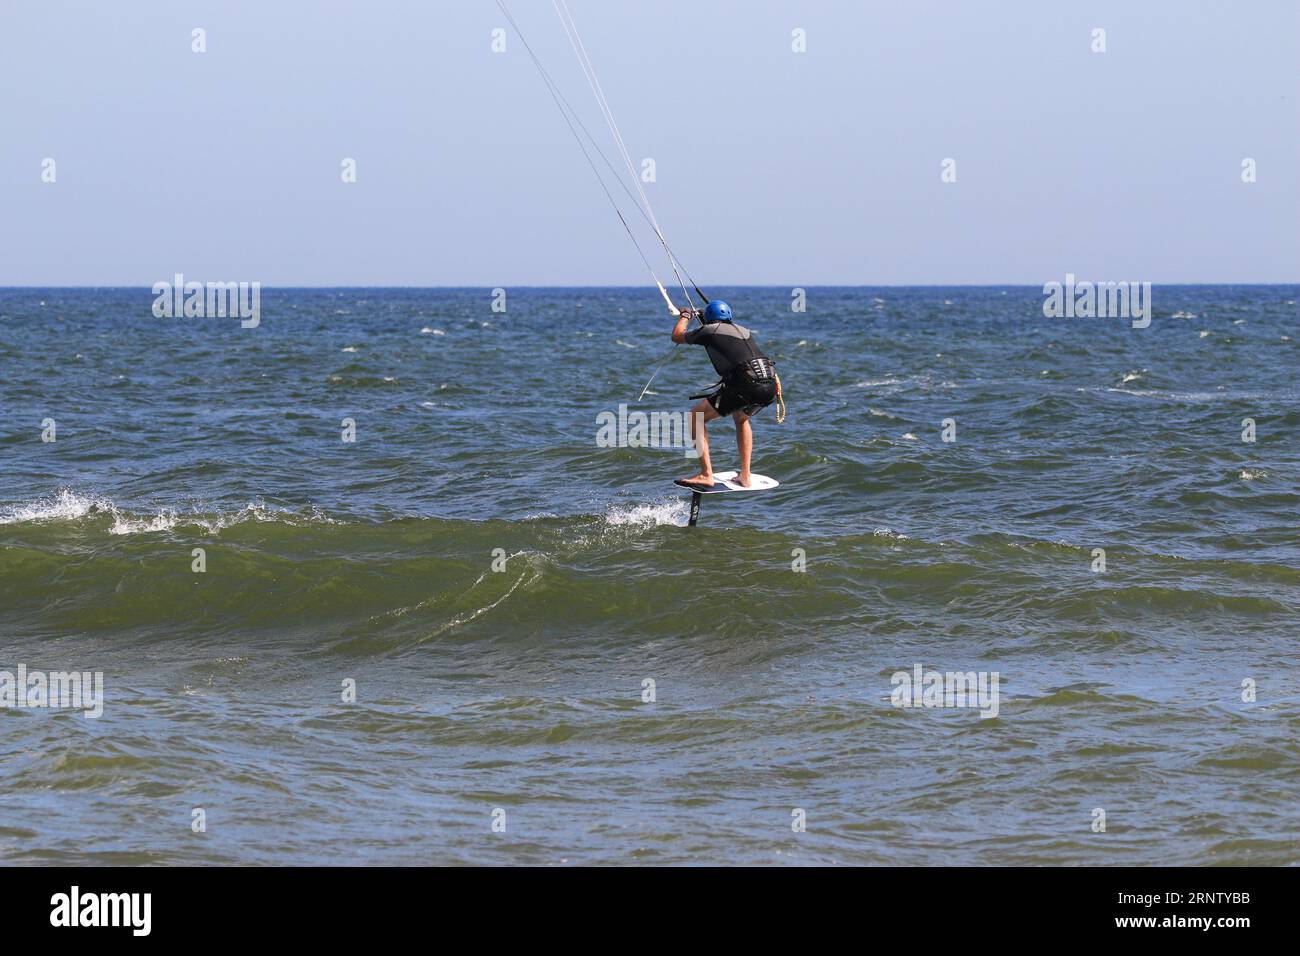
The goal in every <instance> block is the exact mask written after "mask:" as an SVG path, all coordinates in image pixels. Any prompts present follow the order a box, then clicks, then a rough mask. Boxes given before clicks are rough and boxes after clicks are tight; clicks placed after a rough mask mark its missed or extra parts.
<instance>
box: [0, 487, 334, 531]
mask: <svg viewBox="0 0 1300 956" xmlns="http://www.w3.org/2000/svg"><path fill="white" fill-rule="evenodd" d="M98 515H103V516H105V517H107V518H111V519H112V523H111V524H110V525H109V527H108V533H109V534H149V533H153V532H157V531H170V530H171V529H173V528H176V527H181V526H188V527H197V528H202V529H203V530H205V531H206V532H208V533H210V534H215V533H217V532H219V531H221V530H222V529H223V528H228V527H230V526H231V525H236V524H240V523H242V522H245V521H283V522H285V523H288V524H317V523H322V524H339V522H338V521H336V520H335V519H333V518H330V517H329V516H328V515H326V514H325V513H324V512H323V511H321V510H320V509H319V508H315V507H312V508H311V509H310V510H308V511H307V512H305V513H303V512H297V511H288V510H285V509H281V508H271V507H268V506H267V505H266V503H265V502H263V501H260V500H258V501H250V502H249V503H248V504H247V505H245V506H244V507H243V508H240V509H238V510H236V511H230V512H225V513H217V514H215V515H213V514H201V513H199V512H185V513H181V512H177V511H176V510H174V509H172V508H161V509H159V511H158V512H157V513H156V514H131V513H130V512H126V511H123V510H122V509H120V508H118V507H117V505H116V504H114V503H113V501H112V500H110V499H108V498H105V497H103V496H101V495H86V494H79V493H78V492H75V491H73V490H72V489H71V488H60V489H59V490H58V491H57V492H56V493H55V494H53V495H51V496H48V497H45V498H37V499H35V500H33V501H28V502H24V503H22V504H16V505H11V506H9V507H6V508H3V509H0V524H24V523H27V522H38V521H77V520H79V519H81V518H86V517H91V516H98Z"/></svg>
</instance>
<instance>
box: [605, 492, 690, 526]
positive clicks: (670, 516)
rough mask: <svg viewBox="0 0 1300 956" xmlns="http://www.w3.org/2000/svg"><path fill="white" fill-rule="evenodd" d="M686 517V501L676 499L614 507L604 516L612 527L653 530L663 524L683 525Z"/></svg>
mask: <svg viewBox="0 0 1300 956" xmlns="http://www.w3.org/2000/svg"><path fill="white" fill-rule="evenodd" d="M687 515H688V512H687V505H686V499H685V498H676V499H671V500H666V501H656V502H654V503H652V504H646V505H615V506H614V507H612V508H610V510H609V511H608V512H607V513H606V514H605V523H606V524H607V525H611V526H612V527H625V526H627V525H635V526H640V527H643V528H654V527H657V526H659V525H664V524H672V525H684V524H686V519H687Z"/></svg>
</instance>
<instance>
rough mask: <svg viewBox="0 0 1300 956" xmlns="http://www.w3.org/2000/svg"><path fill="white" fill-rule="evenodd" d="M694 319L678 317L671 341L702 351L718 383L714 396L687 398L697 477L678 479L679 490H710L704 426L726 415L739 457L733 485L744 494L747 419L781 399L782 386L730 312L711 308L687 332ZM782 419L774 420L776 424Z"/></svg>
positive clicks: (723, 306) (750, 445) (750, 439)
mask: <svg viewBox="0 0 1300 956" xmlns="http://www.w3.org/2000/svg"><path fill="white" fill-rule="evenodd" d="M695 315H696V313H695V312H693V311H691V310H690V309H687V310H685V311H683V312H682V313H681V314H680V315H679V316H678V318H677V325H676V326H675V327H674V328H673V341H674V342H677V343H682V342H686V343H688V344H690V345H703V346H704V348H705V351H707V352H708V353H709V361H710V362H712V363H713V368H714V370H715V371H717V373H718V375H719V376H720V377H721V381H720V382H719V383H718V388H717V389H716V390H715V391H713V392H710V393H708V394H706V395H703V396H700V395H692V396H691V398H699V399H700V401H699V402H698V403H697V404H696V405H695V407H694V408H692V409H691V438H692V439H693V440H694V442H695V447H696V449H697V450H698V451H699V454H700V473H699V474H698V475H693V476H691V477H690V478H683V479H682V480H681V481H680V482H678V484H683V485H687V486H688V487H689V486H691V485H699V486H701V487H705V488H708V487H712V485H713V465H712V463H711V462H710V460H709V431H708V427H707V426H708V423H709V422H711V421H713V420H714V419H715V418H721V417H722V416H724V415H730V416H731V419H732V421H734V422H735V423H736V447H737V449H738V450H739V451H740V473H739V475H737V477H736V482H737V484H739V485H741V486H742V487H745V488H748V487H749V484H750V473H749V459H750V456H751V454H752V453H753V451H754V433H753V431H752V430H751V429H750V427H749V419H750V418H751V417H752V416H753V415H754V414H755V413H756V412H758V411H759V410H760V409H763V408H766V407H767V406H768V405H771V404H772V402H773V401H775V400H777V399H778V398H779V397H780V395H781V382H780V380H779V379H778V378H777V377H776V367H775V365H774V364H773V362H772V360H771V359H769V358H768V357H767V356H766V355H764V354H763V353H762V352H761V351H759V348H758V343H757V342H755V341H754V334H753V333H752V332H750V331H749V329H747V328H745V327H744V326H742V325H737V324H736V323H735V322H733V321H732V320H731V306H729V305H727V303H725V302H721V301H717V300H715V301H713V302H710V303H709V304H708V307H707V308H705V310H704V311H703V312H702V313H700V314H699V315H700V323H701V324H700V326H699V327H698V328H694V329H691V330H690V331H689V332H688V331H686V326H687V325H688V324H689V323H690V321H691V319H692V318H694V316H695ZM778 408H779V406H778ZM781 417H783V416H780V415H778V421H779V420H780V418H781Z"/></svg>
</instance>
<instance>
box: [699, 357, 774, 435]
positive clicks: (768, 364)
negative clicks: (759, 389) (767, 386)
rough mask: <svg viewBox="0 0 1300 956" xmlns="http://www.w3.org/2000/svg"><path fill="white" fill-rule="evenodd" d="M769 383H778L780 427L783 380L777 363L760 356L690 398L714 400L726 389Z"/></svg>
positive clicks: (743, 363) (739, 366) (740, 365)
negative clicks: (778, 371)
mask: <svg viewBox="0 0 1300 956" xmlns="http://www.w3.org/2000/svg"><path fill="white" fill-rule="evenodd" d="M769 381H770V382H775V383H776V423H777V424H778V425H779V424H781V423H782V422H783V421H785V397H784V396H783V395H782V394H781V378H780V376H778V375H777V374H776V363H775V362H773V361H772V360H771V359H770V358H766V357H765V356H761V355H760V356H758V357H756V358H752V359H750V360H749V361H747V362H741V363H740V364H739V365H737V366H736V367H735V368H733V369H732V370H731V371H730V372H728V373H727V374H726V375H725V376H723V377H722V378H721V379H719V380H718V381H717V382H715V383H713V384H712V385H710V386H709V387H708V388H707V389H706V390H705V391H703V392H701V393H700V394H698V395H691V396H688V397H689V398H691V399H696V398H712V397H713V396H714V395H716V394H718V392H720V391H722V389H724V388H737V389H739V388H744V386H746V385H756V384H758V383H760V382H769Z"/></svg>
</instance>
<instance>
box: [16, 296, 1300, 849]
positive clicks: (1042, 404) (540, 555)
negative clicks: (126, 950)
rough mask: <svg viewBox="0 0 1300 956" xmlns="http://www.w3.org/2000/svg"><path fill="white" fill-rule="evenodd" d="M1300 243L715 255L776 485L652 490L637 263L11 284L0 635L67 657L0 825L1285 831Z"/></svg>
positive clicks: (841, 843)
mask: <svg viewBox="0 0 1300 956" xmlns="http://www.w3.org/2000/svg"><path fill="white" fill-rule="evenodd" d="M1298 291H1300V290H1298V289H1297V288H1296V287H1284V286H1269V287H1165V288H1161V287H1157V288H1156V290H1155V305H1156V308H1155V314H1154V317H1153V321H1152V324H1151V326H1150V328H1147V329H1134V328H1131V326H1130V324H1129V323H1128V322H1126V321H1124V320H1121V319H1072V320H1071V319H1047V318H1045V317H1044V316H1043V312H1042V294H1041V290H1038V289H1026V288H1007V289H1002V288H972V289H957V288H939V289H821V290H817V289H813V290H809V302H810V306H809V311H808V312H807V313H806V314H791V313H790V312H789V307H788V302H789V298H788V295H787V291H786V290H779V289H735V290H725V297H726V298H727V299H728V300H729V301H730V302H731V303H732V305H733V307H735V309H736V313H737V318H738V320H739V321H741V322H742V323H745V324H747V325H749V326H751V327H752V328H753V329H754V330H755V331H756V333H757V335H758V336H759V340H760V342H761V343H762V344H763V346H764V347H765V349H766V350H767V351H768V352H769V354H771V355H772V356H773V357H774V358H776V360H777V361H778V364H779V370H780V373H781V378H782V381H783V383H784V385H785V390H786V393H787V398H788V403H789V417H788V419H787V421H786V422H785V423H784V424H783V425H776V424H775V423H774V421H773V418H772V413H771V411H770V410H769V411H766V412H764V413H763V414H762V415H761V416H760V417H759V418H758V419H756V423H755V435H756V438H755V440H756V446H757V450H756V455H755V469H756V470H758V471H760V472H762V473H763V474H768V475H772V476H773V477H776V478H777V479H779V480H780V481H781V483H782V484H781V487H780V488H779V489H777V490H775V491H771V492H764V493H761V494H753V495H744V496H715V497H711V498H708V499H706V500H705V501H704V507H703V512H702V516H701V521H700V525H699V526H698V527H696V528H693V529H689V528H686V527H684V525H685V522H686V516H687V501H688V496H687V495H685V494H684V493H681V492H679V490H678V489H675V488H674V487H673V486H672V485H671V479H672V478H674V477H680V476H683V475H686V474H689V473H691V472H693V471H694V470H695V469H696V467H697V463H696V462H694V461H693V460H691V459H689V458H687V457H686V455H685V454H684V452H683V451H682V450H681V449H663V448H640V447H632V448H629V447H614V448H607V447H600V445H599V444H598V441H597V436H598V432H599V428H600V421H599V419H598V416H599V415H600V414H601V413H602V412H612V413H614V414H615V415H617V413H618V406H619V404H620V403H626V404H628V405H630V406H631V407H632V408H633V409H634V410H635V409H642V410H646V411H680V410H683V409H684V408H686V407H688V404H689V403H688V402H687V401H686V398H685V396H686V395H687V394H688V393H691V392H694V391H697V390H698V389H699V388H700V387H701V386H704V385H707V384H708V383H709V382H710V381H712V378H711V376H710V370H709V369H708V367H707V364H706V362H705V360H704V356H703V354H702V351H700V350H694V349H690V348H688V347H686V346H683V347H681V348H680V349H679V350H678V352H679V353H680V354H678V355H676V356H675V357H674V358H673V359H672V360H670V361H669V362H668V363H667V365H666V366H665V368H664V370H663V372H661V373H660V375H659V377H658V378H657V379H656V381H655V385H654V388H653V390H652V393H651V394H650V395H648V396H647V397H646V399H645V400H644V401H643V402H642V403H641V404H640V405H637V403H636V402H635V399H636V395H637V393H638V392H639V391H640V389H641V386H642V385H644V384H645V380H646V378H647V377H648V376H649V373H650V370H651V369H652V368H653V366H654V364H655V362H656V361H657V360H658V359H659V357H660V356H661V355H662V354H663V353H664V351H665V350H666V349H667V348H668V347H669V346H668V341H667V331H668V327H667V323H666V321H665V319H664V318H663V317H661V316H659V315H657V314H655V313H654V311H653V310H654V308H655V301H654V297H653V295H648V294H647V293H646V291H645V290H599V289H581V290H519V291H515V292H511V293H510V298H509V309H508V311H507V312H506V313H505V314H500V313H493V312H492V311H491V309H490V305H491V299H490V297H489V296H488V294H487V293H486V292H483V291H479V290H459V291H457V290H328V291H309V290H281V291H274V290H272V291H267V292H264V293H263V300H262V317H261V324H260V326H259V327H258V328H256V329H243V328H241V327H240V325H239V322H238V321H237V320H231V319H163V320H159V319H155V318H153V317H152V315H151V314H150V305H151V303H152V296H151V295H150V294H149V293H148V292H147V290H140V291H128V290H89V289H87V290H0V411H2V414H0V671H7V672H10V673H16V672H17V670H18V668H19V667H20V666H22V667H25V668H26V669H27V670H28V671H29V672H30V671H42V672H59V671H73V670H75V671H79V672H92V673H93V672H102V674H103V680H104V688H105V700H104V702H103V713H102V716H99V717H96V718H88V717H86V716H84V715H83V714H82V713H81V712H80V711H79V710H77V709H74V708H37V707H12V706H9V707H4V708H3V709H0V729H2V731H3V732H2V733H0V773H2V774H3V779H4V786H3V788H2V789H0V860H3V861H4V862H8V863H49V862H67V863H127V864H133V863H162V864H166V863H267V864H289V863H296V864H315V863H330V862H340V863H416V864H418V863H441V862H453V863H536V864H558V863H562V862H567V863H621V862H625V863H631V862H649V863H743V864H755V863H772V862H776V863H795V864H808V863H892V864H1007V863H1035V864H1101V863H1125V864H1143V865H1145V864H1172V863H1192V864H1247V863H1263V864H1293V863H1297V862H1300V849H1297V847H1300V822H1298V821H1297V814H1296V811H1295V805H1296V798H1297V794H1300V665H1297V659H1298V656H1297V652H1298V651H1300V518H1298V517H1297V515H1298V513H1300V386H1298V385H1297V370H1300V345H1298V344H1297V342H1296V340H1295V337H1296V336H1297V334H1300V329H1298V326H1300V322H1297V317H1298V313H1297V308H1296V299H1297V292H1298ZM578 303H580V304H581V307H580V308H577V307H576V306H577V304H578ZM47 419H52V420H53V421H54V429H55V431H54V437H55V440H54V441H42V432H43V430H46V431H47V432H48V428H47V426H45V425H43V422H44V421H45V420H47ZM344 419H351V420H352V422H353V423H354V424H355V430H356V440H355V441H344V440H342V439H343V430H344V428H345V425H344ZM945 419H952V420H953V422H954V425H953V426H952V427H955V441H947V442H945V441H944V440H942V439H943V429H944V427H945V426H944V420H945ZM1244 419H1250V420H1252V421H1253V423H1254V428H1255V435H1254V437H1255V441H1253V442H1250V441H1243V429H1244V428H1245V427H1246V426H1245V425H1243V420H1244ZM712 430H713V434H714V442H713V443H714V451H715V456H716V458H717V464H718V466H719V468H720V469H721V468H722V467H724V466H725V467H733V466H734V439H733V438H732V436H731V434H730V426H729V425H728V426H724V425H723V424H721V423H719V424H716V425H714V426H712ZM950 433H951V428H950ZM950 437H951V436H950ZM196 549H201V551H200V553H199V554H196ZM1098 549H1101V550H1100V551H1099V550H1098ZM1102 552H1104V554H1102ZM1103 557H1104V562H1105V569H1104V571H1103V570H1101V568H1100V564H1099V561H1100V560H1101V558H1103ZM196 562H198V565H196ZM198 566H201V567H202V568H203V570H201V571H199V570H196V567H198ZM917 665H920V666H921V667H922V668H923V669H924V670H923V672H922V673H923V674H925V673H929V672H931V671H936V672H944V673H962V674H965V673H967V672H974V674H975V676H976V677H977V678H981V677H982V678H983V679H984V680H985V681H986V686H987V682H989V681H992V680H994V678H996V688H997V696H996V697H995V698H992V699H989V698H988V697H987V696H986V698H985V699H984V701H983V706H979V705H977V706H964V707H962V706H958V707H929V706H926V707H913V708H904V707H898V706H895V700H894V699H891V695H892V694H894V692H895V690H896V684H897V683H898V682H899V680H900V678H898V677H896V675H899V674H906V675H909V676H910V675H913V674H914V673H915V668H916V667H917ZM352 682H355V688H356V698H357V699H356V701H355V702H347V701H345V700H344V699H343V694H344V688H345V684H347V685H348V686H351V684H352ZM3 689H4V688H3V675H2V674H0V697H3ZM651 697H653V700H651V699H648V698H651ZM967 703H970V701H967ZM195 808H202V809H203V811H204V812H205V814H206V830H205V831H204V832H200V833H196V832H194V831H193V829H192V826H191V823H192V820H193V814H194V810H195ZM494 811H498V812H497V813H496V815H495V817H494ZM1098 811H1103V812H1104V820H1105V829H1104V832H1098V821H1099V820H1100V819H1101V816H1100V814H1099V812H1098ZM800 812H802V814H803V817H805V818H806V831H804V832H794V830H793V829H792V821H795V822H798V820H799V819H801V817H800ZM792 813H793V814H794V815H793V816H792ZM494 819H495V820H496V821H497V826H498V829H500V827H501V824H502V822H503V823H504V832H494V829H493V824H494Z"/></svg>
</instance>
